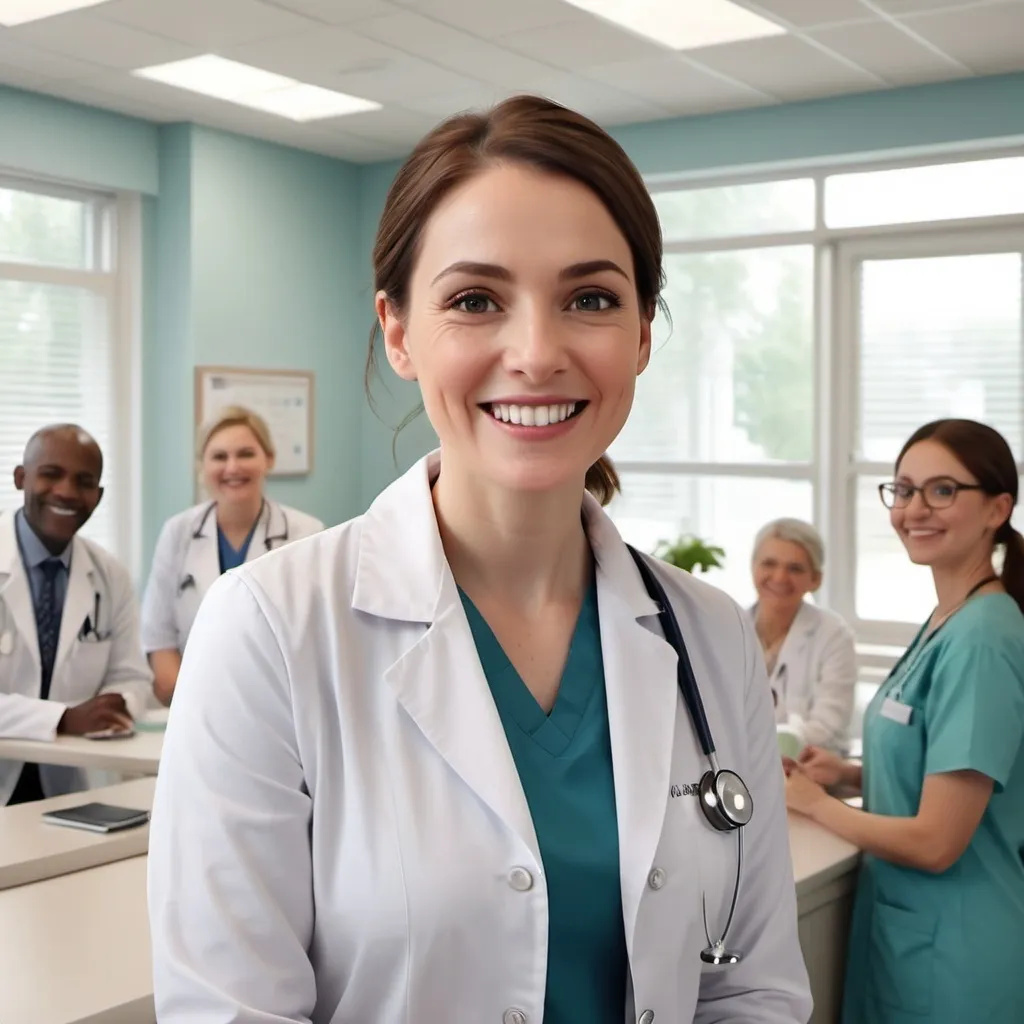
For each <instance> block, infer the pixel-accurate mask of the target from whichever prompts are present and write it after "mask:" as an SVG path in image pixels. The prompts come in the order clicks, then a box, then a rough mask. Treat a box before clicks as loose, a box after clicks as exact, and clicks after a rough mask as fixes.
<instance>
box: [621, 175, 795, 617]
mask: <svg viewBox="0 0 1024 1024" xmlns="http://www.w3.org/2000/svg"><path fill="white" fill-rule="evenodd" d="M655 198H656V205H657V206H658V209H659V211H660V213H661V215H662V218H663V220H665V222H666V228H665V233H666V235H667V236H668V237H670V238H675V239H676V241H674V242H670V243H669V244H668V246H667V250H668V254H667V256H666V260H665V271H666V276H667V286H666V289H665V292H664V298H665V300H666V303H667V305H668V307H669V311H670V313H671V322H669V321H667V320H663V319H661V318H659V319H658V320H656V321H655V337H654V344H653V351H652V354H651V363H650V366H649V368H648V369H647V371H646V372H645V373H643V374H642V375H641V376H640V379H639V380H638V382H637V396H636V401H635V403H634V408H633V413H632V414H631V416H630V419H629V422H628V423H627V424H626V426H625V428H624V430H623V431H622V434H621V435H620V436H619V438H618V439H617V440H616V442H615V444H614V446H613V447H612V449H611V455H612V457H613V458H614V460H615V461H616V463H617V464H618V465H619V468H620V470H621V472H622V476H623V485H624V489H623V494H622V496H621V497H619V498H618V499H617V500H616V501H615V502H614V503H613V504H612V506H611V509H610V512H611V514H612V516H613V517H614V518H615V519H616V521H617V522H618V523H619V524H620V527H621V529H622V531H623V533H624V535H625V536H626V538H627V539H628V540H630V541H631V542H633V543H635V544H637V545H638V546H642V547H644V548H645V549H647V550H650V549H651V548H652V547H653V546H654V544H656V543H657V541H659V540H666V541H675V540H676V539H677V538H679V537H680V536H681V535H686V534H692V535H694V536H698V537H701V538H702V539H704V540H706V541H708V542H710V543H713V544H716V545H718V546H719V547H722V548H724V550H725V553H726V555H725V567H724V569H722V570H712V571H711V573H709V579H711V580H712V581H714V582H716V583H718V584H719V585H720V586H722V587H724V588H725V589H727V590H729V591H730V592H731V593H733V594H734V596H736V597H738V598H740V599H742V600H744V601H746V600H750V599H752V597H753V593H752V590H751V586H750V568H749V567H750V555H751V549H752V546H753V541H754V538H755V536H756V534H757V531H758V530H759V529H760V528H761V527H762V526H763V525H764V524H765V523H766V522H767V521H768V520H769V519H771V518H774V517H775V516H781V515H800V516H802V517H803V518H808V519H809V518H811V517H812V514H813V500H814V493H813V484H812V477H813V455H814V445H815V440H814V422H815V412H814V366H815V361H814V260H815V255H814V246H813V245H811V244H807V243H806V242H799V243H797V244H794V238H793V236H792V235H789V234H784V235H780V234H774V235H771V236H766V237H765V239H764V244H752V243H751V241H750V240H749V239H750V238H751V237H752V236H756V235H758V234H762V235H763V234H764V232H765V231H766V230H772V231H778V230H781V229H785V228H789V229H803V230H806V229H808V228H811V227H813V224H814V210H815V191H814V182H813V181H812V180H809V179H808V180H796V181H783V182H770V183H767V184H757V185H741V186H735V187H726V188H721V189H705V190H699V191H696V192H681V193H678V192H670V193H662V194H657V195H656V197H655ZM723 225H724V226H725V227H728V228H731V229H732V230H734V231H737V232H742V233H743V235H744V236H745V237H746V238H747V239H748V241H747V242H746V243H745V244H744V245H743V246H741V247H737V246H736V245H735V244H734V243H733V242H732V241H731V240H726V241H725V242H724V244H721V243H719V242H718V241H717V240H716V239H715V238H714V237H713V236H714V235H715V233H716V230H717V228H722V226H723ZM716 226H717V228H716ZM719 233H720V232H719ZM796 237H797V238H799V236H796ZM754 241H755V242H756V239H755V240H754Z"/></svg>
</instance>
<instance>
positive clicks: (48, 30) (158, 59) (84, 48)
mask: <svg viewBox="0 0 1024 1024" xmlns="http://www.w3.org/2000/svg"><path fill="white" fill-rule="evenodd" d="M5 35H9V36H10V38H11V40H12V41H15V42H23V43H27V44H28V45H30V46H37V47H39V48H40V49H43V50H50V51H52V52H53V53H60V54H63V55H64V56H66V57H76V58H78V59H79V60H84V61H87V62H90V63H92V64H99V65H102V66H104V67H108V68H141V67H146V66H147V65H149V64H163V63H166V62H167V61H173V60H181V59H183V58H185V57H192V56H194V55H195V51H194V50H193V49H191V48H190V47H188V46H184V45H182V44H181V43H177V42H173V41H172V40H170V39H162V38H160V37H159V36H155V35H151V34H149V33H147V32H138V31H136V30H135V29H133V28H126V27H125V26H124V25H117V24H114V23H113V22H109V21H101V20H100V19H99V18H97V17H96V16H95V15H94V14H93V13H92V11H91V10H87V11H76V12H74V13H72V14H63V15H61V16H60V17H59V18H46V19H45V20H44V21H33V22H30V23H28V24H26V25H19V26H18V27H16V28H12V29H8V30H7V32H6V33H5Z"/></svg>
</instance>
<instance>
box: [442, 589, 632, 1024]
mask: <svg viewBox="0 0 1024 1024" xmlns="http://www.w3.org/2000/svg"><path fill="white" fill-rule="evenodd" d="M462 602H463V606H464V607H465V610H466V615H467V617H468V619H469V625H470V629H471V630H472V632H473V639H474V641H475V642H476V648H477V652H478V654H479V656H480V663H481V665H482V666H483V670H484V675H485V676H486V677H487V683H488V685H489V686H490V689H491V693H492V695H493V697H494V703H495V705H496V706H497V709H498V714H499V715H500V717H501V722H502V725H503V726H504V728H505V735H506V736H507V738H508V743H509V747H510V749H511V751H512V757H513V759H514V760H515V764H516V768H517V770H518V772H519V778H520V781H521V782H522V786H523V791H524V792H525V794H526V801H527V804H528V805H529V808H530V813H531V816H532V817H533V825H534V830H535V832H536V834H537V843H538V845H539V846H540V853H541V860H542V862H543V867H544V873H545V876H546V878H547V889H548V915H549V923H548V973H547V987H546V994H545V999H544V1024H580V1022H582V1021H586V1024H622V1021H623V1018H624V1014H625V1010H626V981H627V974H628V970H629V963H628V957H627V953H626V937H625V930H624V927H623V917H622V892H621V889H620V885H619V839H618V825H617V816H616V809H615V788H614V776H613V772H612V747H611V737H610V734H609V731H608V703H607V699H606V695H605V687H604V661H603V658H602V654H601V630H600V625H599V622H598V612H597V586H596V584H592V585H591V587H590V589H589V591H588V593H587V596H586V598H585V600H584V602H583V607H582V609H581V611H580V616H579V619H578V621H577V623H576V629H575V631H574V633H573V637H572V644H571V646H570V648H569V656H568V659H567V660H566V664H565V669H564V671H563V673H562V680H561V684H560V686H559V690H558V696H557V698H556V700H555V704H554V707H552V709H551V713H550V714H545V713H544V710H543V709H542V708H541V706H540V705H539V704H538V703H537V701H536V700H535V699H534V697H533V695H532V694H531V693H530V691H529V690H528V689H527V687H526V684H525V683H524V682H523V681H522V679H521V678H520V676H519V673H518V672H516V670H515V668H513V666H512V663H511V662H510V661H509V660H508V657H507V656H506V655H505V652H504V651H503V650H502V648H501V645H500V644H499V643H498V641H497V639H496V638H495V636H494V634H493V633H492V632H491V629H490V627H489V626H488V625H487V623H486V621H485V620H484V618H483V616H482V615H481V614H480V613H479V612H478V611H477V609H476V607H475V606H474V605H473V603H472V602H471V601H470V600H469V598H468V597H466V595H465V594H462Z"/></svg>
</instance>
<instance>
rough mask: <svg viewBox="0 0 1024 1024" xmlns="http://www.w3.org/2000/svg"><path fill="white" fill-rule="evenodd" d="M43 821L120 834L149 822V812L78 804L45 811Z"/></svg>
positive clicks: (105, 805)
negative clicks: (59, 809)
mask: <svg viewBox="0 0 1024 1024" xmlns="http://www.w3.org/2000/svg"><path fill="white" fill-rule="evenodd" d="M43 821H45V822H47V823H48V824H50V825H66V826H67V827H68V828H84V829H87V830H88V831H89V832H120V831H122V830H123V829H126V828H138V826H139V825H145V824H146V822H147V821H149V811H139V810H134V809H133V808H131V807H114V806H113V805H112V804H99V803H91V804H79V805H78V806H77V807H65V808H64V809H63V810H61V811H47V812H46V813H45V814H44V815H43Z"/></svg>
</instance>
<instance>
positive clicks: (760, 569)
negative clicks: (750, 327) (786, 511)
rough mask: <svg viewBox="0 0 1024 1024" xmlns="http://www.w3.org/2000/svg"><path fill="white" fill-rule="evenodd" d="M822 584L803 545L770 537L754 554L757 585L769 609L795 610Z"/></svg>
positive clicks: (765, 607)
mask: <svg viewBox="0 0 1024 1024" xmlns="http://www.w3.org/2000/svg"><path fill="white" fill-rule="evenodd" d="M819 586H821V575H820V573H817V572H815V571H814V568H813V567H812V565H811V559H810V556H809V555H808V554H807V551H806V550H805V549H804V547H803V545H802V544H796V543H794V542H793V541H791V540H780V539H779V538H778V537H769V538H767V540H765V541H763V542H762V543H761V546H760V548H758V550H757V554H756V555H755V556H754V587H755V588H756V590H757V600H758V603H759V604H760V605H761V607H762V608H764V609H765V610H766V611H769V610H770V611H776V612H785V611H796V609H797V608H799V606H800V602H801V601H803V599H804V597H806V596H807V594H809V593H811V591H813V590H817V589H818V587H819Z"/></svg>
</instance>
